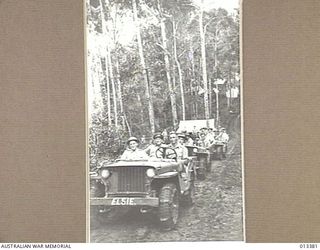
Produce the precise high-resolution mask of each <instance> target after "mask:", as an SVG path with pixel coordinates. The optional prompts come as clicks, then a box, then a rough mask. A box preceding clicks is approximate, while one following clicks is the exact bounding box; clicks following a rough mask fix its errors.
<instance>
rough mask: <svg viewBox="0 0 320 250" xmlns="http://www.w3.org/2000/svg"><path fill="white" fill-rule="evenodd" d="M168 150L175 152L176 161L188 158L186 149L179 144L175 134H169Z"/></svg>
mask: <svg viewBox="0 0 320 250" xmlns="http://www.w3.org/2000/svg"><path fill="white" fill-rule="evenodd" d="M169 140H170V144H169V146H168V147H169V148H172V149H174V150H175V151H176V152H177V160H184V159H187V158H188V149H187V148H186V147H185V146H183V145H182V144H180V143H179V141H178V135H177V133H176V132H170V135H169Z"/></svg>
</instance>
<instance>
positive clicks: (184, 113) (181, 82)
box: [172, 18, 186, 120]
mask: <svg viewBox="0 0 320 250" xmlns="http://www.w3.org/2000/svg"><path fill="white" fill-rule="evenodd" d="M172 26H173V54H174V60H175V63H176V65H177V69H178V76H179V84H180V92H181V106H182V120H185V119H186V105H185V101H184V86H183V81H182V71H181V66H180V62H179V59H178V55H177V38H176V24H175V20H174V18H172Z"/></svg>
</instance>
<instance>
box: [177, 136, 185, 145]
mask: <svg viewBox="0 0 320 250" xmlns="http://www.w3.org/2000/svg"><path fill="white" fill-rule="evenodd" d="M178 141H179V143H180V144H181V145H183V146H185V144H186V142H187V137H186V136H185V134H184V133H181V134H178Z"/></svg>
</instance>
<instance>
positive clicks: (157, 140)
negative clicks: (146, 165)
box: [144, 133, 163, 157]
mask: <svg viewBox="0 0 320 250" xmlns="http://www.w3.org/2000/svg"><path fill="white" fill-rule="evenodd" d="M161 146H163V136H162V134H161V133H156V134H154V136H153V144H151V145H149V146H148V147H147V148H146V149H145V150H144V151H145V152H146V154H147V155H149V156H150V157H156V151H157V149H158V148H160V147H161Z"/></svg>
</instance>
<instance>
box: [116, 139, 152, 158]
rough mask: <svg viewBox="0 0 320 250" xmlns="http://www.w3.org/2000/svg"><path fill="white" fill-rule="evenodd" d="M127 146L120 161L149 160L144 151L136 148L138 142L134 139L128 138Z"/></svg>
mask: <svg viewBox="0 0 320 250" xmlns="http://www.w3.org/2000/svg"><path fill="white" fill-rule="evenodd" d="M127 145H128V148H127V149H126V150H125V151H124V152H123V154H122V155H121V157H120V159H121V160H127V161H128V160H147V159H148V158H149V156H148V155H147V154H146V153H145V152H144V150H142V149H139V148H138V145H139V140H138V139H137V138H136V137H130V138H129V139H128V141H127Z"/></svg>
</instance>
